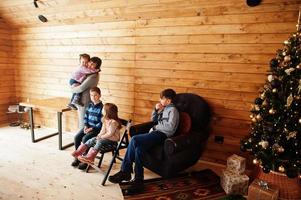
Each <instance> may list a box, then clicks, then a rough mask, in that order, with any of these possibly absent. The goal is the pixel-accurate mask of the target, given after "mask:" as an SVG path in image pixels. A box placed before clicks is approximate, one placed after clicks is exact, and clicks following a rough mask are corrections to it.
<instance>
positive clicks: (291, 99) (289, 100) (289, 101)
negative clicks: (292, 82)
mask: <svg viewBox="0 0 301 200" xmlns="http://www.w3.org/2000/svg"><path fill="white" fill-rule="evenodd" d="M293 100H294V97H293V94H292V93H291V94H290V95H289V96H288V97H287V99H286V107H290V106H291V104H292V102H293Z"/></svg>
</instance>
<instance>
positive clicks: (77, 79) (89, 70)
mask: <svg viewBox="0 0 301 200" xmlns="http://www.w3.org/2000/svg"><path fill="white" fill-rule="evenodd" d="M89 62H90V56H89V55H88V54H80V55H79V63H80V67H79V68H78V69H77V70H76V71H75V72H74V73H73V74H72V77H71V79H70V81H69V84H70V85H71V86H72V87H76V86H78V85H80V84H81V83H82V82H83V81H84V80H85V79H86V78H87V76H88V75H90V74H94V73H98V72H99V71H100V70H99V68H95V67H94V68H93V67H92V65H90V64H89ZM75 105H81V106H82V103H81V93H73V94H72V97H71V101H70V103H69V105H68V107H70V108H72V109H74V110H76V109H77V108H76V106H75Z"/></svg>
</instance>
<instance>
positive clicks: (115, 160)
mask: <svg viewBox="0 0 301 200" xmlns="http://www.w3.org/2000/svg"><path fill="white" fill-rule="evenodd" d="M112 158H114V151H112ZM114 163H116V159H115V158H114Z"/></svg>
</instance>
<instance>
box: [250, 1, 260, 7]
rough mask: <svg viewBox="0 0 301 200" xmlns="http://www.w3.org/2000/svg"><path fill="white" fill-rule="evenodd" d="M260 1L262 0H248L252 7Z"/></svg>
mask: <svg viewBox="0 0 301 200" xmlns="http://www.w3.org/2000/svg"><path fill="white" fill-rule="evenodd" d="M260 2H261V0H247V4H248V6H250V7H253V6H257V5H259V4H260Z"/></svg>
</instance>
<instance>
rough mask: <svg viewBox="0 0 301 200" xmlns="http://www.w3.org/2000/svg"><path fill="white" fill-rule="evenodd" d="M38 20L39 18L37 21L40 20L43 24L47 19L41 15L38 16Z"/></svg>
mask: <svg viewBox="0 0 301 200" xmlns="http://www.w3.org/2000/svg"><path fill="white" fill-rule="evenodd" d="M38 18H39V20H40V21H41V22H43V23H45V22H47V21H48V20H47V18H46V17H44V16H43V15H39V16H38Z"/></svg>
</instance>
